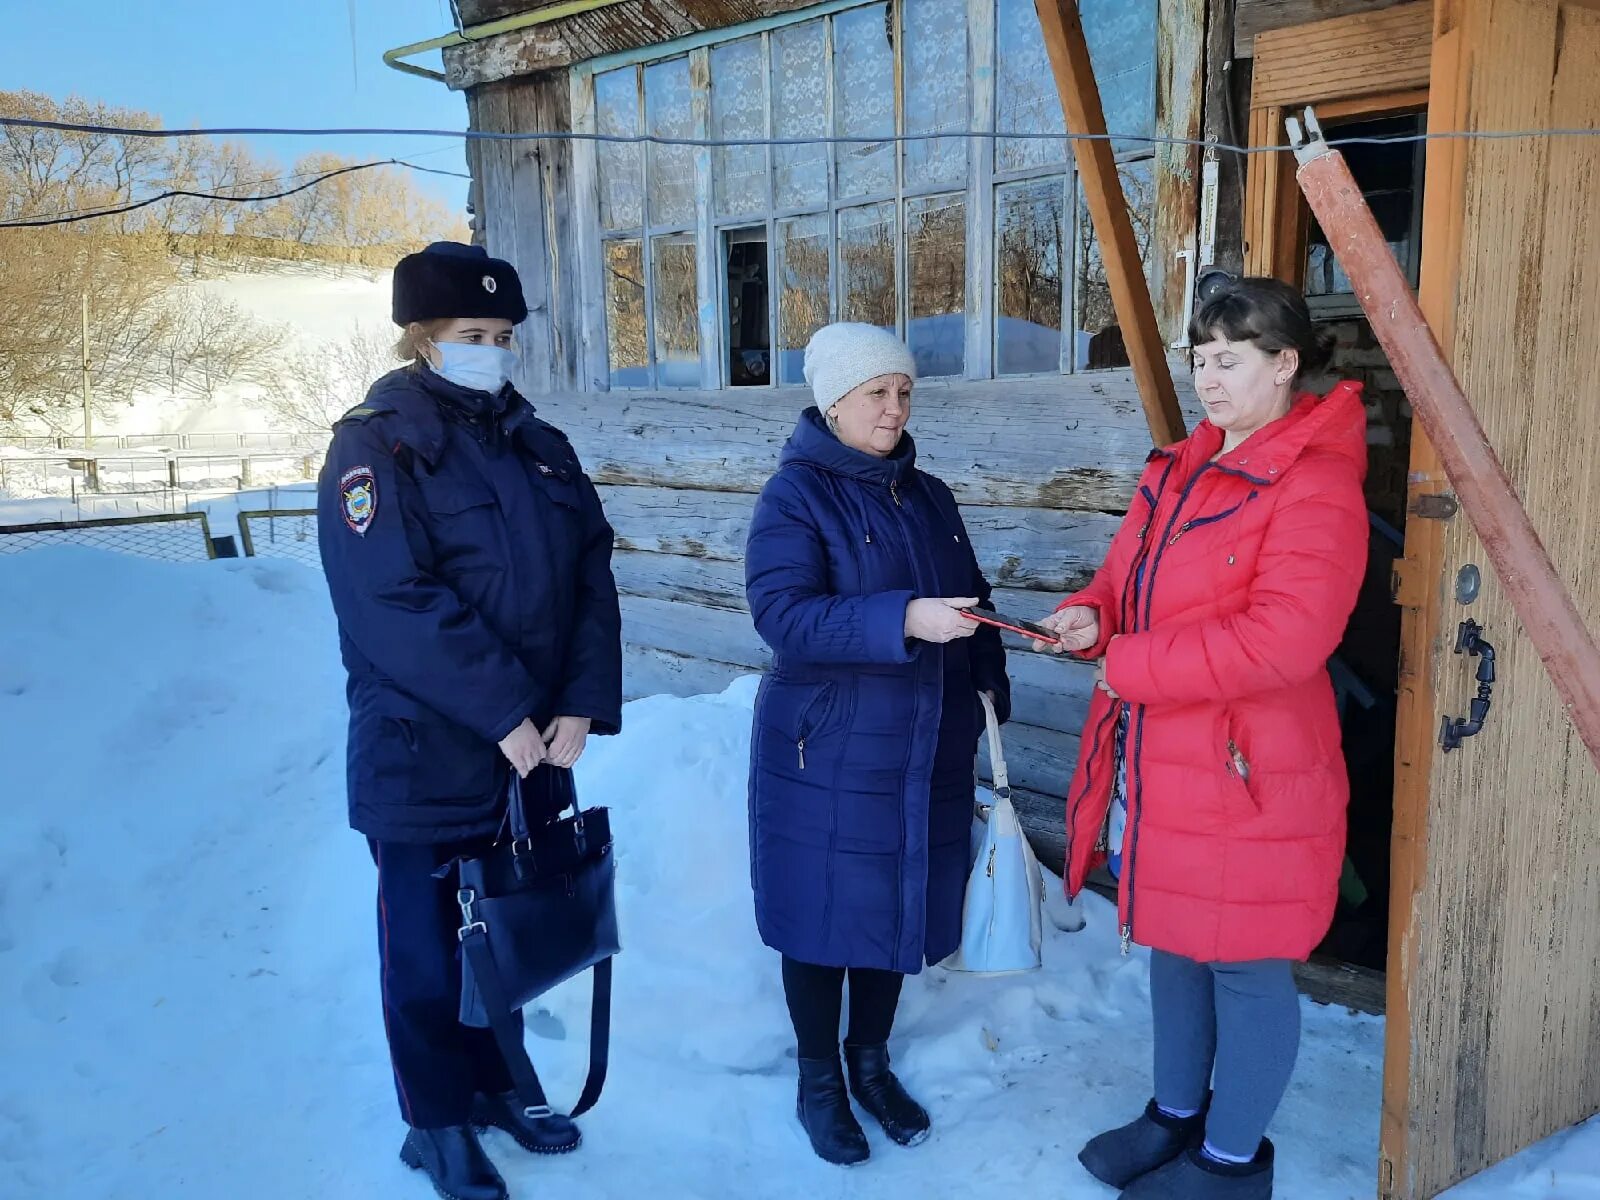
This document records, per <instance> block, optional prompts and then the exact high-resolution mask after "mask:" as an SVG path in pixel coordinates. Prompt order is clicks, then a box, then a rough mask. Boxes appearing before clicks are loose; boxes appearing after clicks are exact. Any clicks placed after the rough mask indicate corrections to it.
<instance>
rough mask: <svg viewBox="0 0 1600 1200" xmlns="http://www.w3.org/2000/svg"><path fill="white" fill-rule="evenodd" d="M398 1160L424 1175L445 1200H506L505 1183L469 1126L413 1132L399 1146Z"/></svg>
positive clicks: (416, 1130) (452, 1126) (414, 1130)
mask: <svg viewBox="0 0 1600 1200" xmlns="http://www.w3.org/2000/svg"><path fill="white" fill-rule="evenodd" d="M400 1161H401V1162H403V1163H405V1165H406V1166H408V1167H410V1168H411V1169H412V1170H414V1171H425V1172H427V1175H428V1178H429V1179H430V1180H432V1181H433V1190H434V1191H436V1192H438V1193H439V1195H440V1196H442V1197H443V1198H444V1200H507V1194H506V1181H505V1180H504V1179H501V1178H500V1172H499V1171H496V1170H495V1169H494V1164H493V1163H492V1162H490V1161H489V1156H488V1155H487V1154H485V1153H484V1152H483V1147H482V1146H480V1145H479V1144H478V1135H477V1134H475V1133H473V1132H472V1128H471V1127H470V1126H468V1125H449V1126H446V1127H445V1128H443V1129H413V1130H412V1131H411V1132H410V1133H408V1134H406V1141H405V1145H403V1146H401V1147H400Z"/></svg>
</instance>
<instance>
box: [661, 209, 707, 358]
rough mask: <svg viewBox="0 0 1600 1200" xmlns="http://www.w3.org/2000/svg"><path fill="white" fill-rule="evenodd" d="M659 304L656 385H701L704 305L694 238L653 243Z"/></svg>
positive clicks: (687, 236)
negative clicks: (697, 282)
mask: <svg viewBox="0 0 1600 1200" xmlns="http://www.w3.org/2000/svg"><path fill="white" fill-rule="evenodd" d="M650 277H651V283H652V284H653V285H654V288H655V290H654V292H653V293H652V295H651V299H652V300H653V301H654V302H655V323H656V383H657V384H659V385H660V386H661V387H698V386H699V384H700V305H699V302H698V299H697V297H698V289H697V288H696V286H695V262H694V238H693V236H692V235H690V234H686V233H675V234H670V235H668V236H667V237H658V238H654V239H652V240H651V243H650Z"/></svg>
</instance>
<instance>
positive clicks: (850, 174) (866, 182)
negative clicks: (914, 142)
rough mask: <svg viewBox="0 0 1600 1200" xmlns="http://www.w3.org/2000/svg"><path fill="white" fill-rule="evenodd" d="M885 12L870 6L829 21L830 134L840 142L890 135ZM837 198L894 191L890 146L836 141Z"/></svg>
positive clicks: (890, 66)
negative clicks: (832, 113) (832, 116)
mask: <svg viewBox="0 0 1600 1200" xmlns="http://www.w3.org/2000/svg"><path fill="white" fill-rule="evenodd" d="M888 19H889V9H888V6H887V5H883V4H874V5H872V6H871V7H870V8H857V9H852V10H851V11H849V12H844V13H840V14H839V15H838V16H836V17H835V18H834V19H833V70H834V86H833V97H834V108H835V110H836V111H835V122H834V124H835V130H834V132H835V133H836V134H838V136H840V137H865V136H887V137H893V136H894V50H893V48H892V47H891V46H890V45H889V28H888V24H887V22H888ZM834 149H835V151H836V153H837V155H838V163H839V195H840V197H841V198H843V199H849V198H850V197H852V196H873V195H881V194H882V193H885V192H892V191H894V153H893V151H894V144H893V143H892V142H841V143H839V144H838V145H836V146H835V147H834Z"/></svg>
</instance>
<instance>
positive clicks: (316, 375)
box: [255, 325, 399, 434]
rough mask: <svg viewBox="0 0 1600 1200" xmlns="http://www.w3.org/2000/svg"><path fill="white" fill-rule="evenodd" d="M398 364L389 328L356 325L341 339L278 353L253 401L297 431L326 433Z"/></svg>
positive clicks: (391, 332) (392, 336)
mask: <svg viewBox="0 0 1600 1200" xmlns="http://www.w3.org/2000/svg"><path fill="white" fill-rule="evenodd" d="M398 365H399V362H398V360H397V359H396V358H395V355H394V334H393V331H392V330H389V329H387V328H385V327H378V326H367V325H357V326H356V327H355V328H354V329H352V330H351V332H350V334H349V335H348V336H347V337H345V338H343V339H342V340H339V341H334V342H327V343H324V344H322V345H319V346H314V347H310V348H306V349H301V350H292V351H289V352H288V353H286V354H282V355H280V356H278V360H277V365H276V367H275V368H274V370H273V371H272V373H271V376H270V378H269V379H268V380H267V381H266V384H265V386H264V387H263V389H262V391H261V393H260V395H259V396H258V397H257V399H256V401H255V403H256V404H257V406H258V407H260V408H261V410H262V411H263V412H265V413H267V414H268V415H270V416H272V417H274V418H275V419H276V420H278V421H279V422H280V423H282V424H283V425H285V426H287V427H288V428H290V429H292V430H294V431H295V432H297V433H315V434H321V433H327V432H328V430H329V429H330V428H331V427H332V426H333V423H334V422H335V421H337V420H338V419H339V417H340V416H342V415H343V414H344V413H346V412H348V411H349V410H350V409H352V408H354V407H355V406H356V405H357V404H359V403H361V400H362V398H363V397H365V396H366V394H367V390H368V389H369V388H370V387H371V386H372V384H373V382H374V381H375V380H377V379H379V378H380V377H382V376H383V375H386V374H388V373H389V372H390V371H392V370H394V369H395V367H397V366H398Z"/></svg>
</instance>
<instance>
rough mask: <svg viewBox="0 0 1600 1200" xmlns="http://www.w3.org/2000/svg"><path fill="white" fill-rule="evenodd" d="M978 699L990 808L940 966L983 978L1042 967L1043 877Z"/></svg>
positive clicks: (995, 727)
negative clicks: (950, 948) (954, 934)
mask: <svg viewBox="0 0 1600 1200" xmlns="http://www.w3.org/2000/svg"><path fill="white" fill-rule="evenodd" d="M978 698H979V699H980V700H982V701H983V716H984V722H985V724H986V725H987V726H988V731H989V767H990V772H991V774H992V775H993V776H994V804H993V805H992V806H990V808H989V811H988V815H987V819H984V818H982V817H981V816H980V818H979V819H980V821H981V823H982V838H981V840H980V841H979V843H978V852H977V858H976V861H975V862H974V863H973V865H972V874H971V875H970V876H969V877H968V879H967V898H966V902H965V904H964V905H963V907H962V914H961V947H960V949H958V950H957V951H956V952H955V953H954V954H952V955H951V956H950V957H949V958H948V959H946V960H945V962H944V964H943V965H944V966H945V967H946V968H947V969H948V970H951V971H966V972H971V973H974V974H984V975H1000V974H1008V973H1010V972H1013V971H1033V970H1037V969H1038V968H1039V966H1041V965H1042V963H1043V959H1042V957H1041V949H1040V948H1041V946H1042V944H1043V941H1044V914H1043V906H1044V877H1043V875H1042V874H1041V872H1040V870H1039V860H1038V859H1037V858H1035V857H1034V854H1033V847H1032V846H1030V845H1028V839H1027V838H1026V837H1024V836H1023V834H1022V827H1021V826H1020V825H1019V824H1018V823H1017V814H1016V812H1015V811H1014V810H1013V809H1012V807H1011V787H1010V784H1009V782H1008V780H1007V776H1006V758H1005V751H1004V749H1003V748H1002V747H1001V744H1000V722H999V721H998V720H997V719H996V718H995V715H994V705H993V704H992V703H990V701H989V697H988V696H987V695H984V694H983V693H981V692H980V693H979V694H978Z"/></svg>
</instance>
